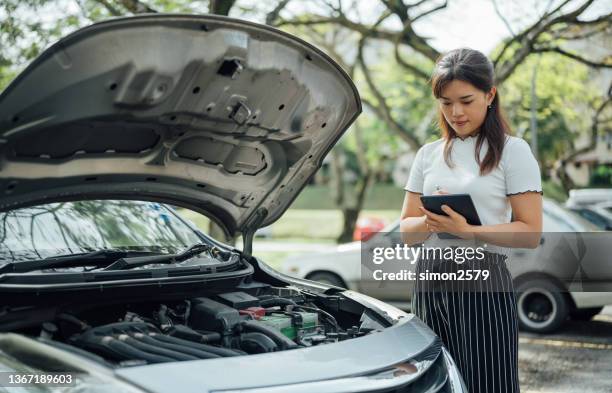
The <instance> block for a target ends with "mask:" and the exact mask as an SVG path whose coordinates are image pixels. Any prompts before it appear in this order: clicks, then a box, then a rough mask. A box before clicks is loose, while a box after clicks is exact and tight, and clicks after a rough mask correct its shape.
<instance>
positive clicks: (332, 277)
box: [306, 272, 346, 288]
mask: <svg viewBox="0 0 612 393" xmlns="http://www.w3.org/2000/svg"><path fill="white" fill-rule="evenodd" d="M306 279H307V280H312V281H317V282H320V283H322V284H328V285H333V286H335V287H340V288H346V284H344V281H342V279H341V278H340V277H338V275H337V274H335V273H331V272H316V273H312V274H309V275H308V276H307V277H306Z"/></svg>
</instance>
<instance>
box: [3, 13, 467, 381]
mask: <svg viewBox="0 0 612 393" xmlns="http://www.w3.org/2000/svg"><path fill="white" fill-rule="evenodd" d="M360 111H361V103H360V99H359V95H358V93H357V90H356V89H355V86H354V85H353V83H352V81H351V80H350V78H349V77H348V76H347V75H346V74H345V73H344V72H343V71H342V69H341V68H340V67H339V66H338V65H337V64H336V63H334V62H333V61H332V60H331V59H330V58H329V57H328V56H326V55H325V54H324V53H322V52H321V51H319V50H317V49H316V48H314V47H313V46H311V45H309V44H308V43H306V42H303V41H301V40H299V39H297V38H296V37H293V36H291V35H289V34H287V33H284V32H281V31H278V30H274V29H272V28H269V27H266V26H261V25H257V24H253V23H248V22H244V21H239V20H234V19H228V18H222V17H213V16H189V15H149V16H140V17H133V18H125V19H116V20H111V21H107V22H103V23H99V24H95V25H92V26H89V27H87V28H84V29H82V30H79V31H77V32H75V33H73V34H71V35H69V36H67V37H66V38H64V39H62V40H60V41H59V42H57V43H56V44H55V45H53V46H52V47H51V48H49V49H48V50H46V51H45V52H44V53H43V54H41V55H40V56H39V57H38V58H37V59H36V60H34V61H33V62H32V64H30V66H29V67H28V68H27V69H26V70H25V71H24V72H22V73H21V74H20V75H19V76H18V77H17V78H16V79H15V80H14V81H13V83H12V84H11V85H9V87H8V88H7V89H6V90H5V91H4V92H2V94H1V95H0V299H1V302H0V307H1V308H0V371H2V372H1V373H0V379H2V378H4V379H2V381H1V382H2V383H0V386H7V384H13V385H12V386H19V387H20V388H22V389H23V390H21V391H32V392H34V391H36V392H38V391H40V388H41V387H42V388H45V389H47V388H49V390H52V387H53V386H66V387H68V388H67V389H63V390H62V391H87V392H113V393H116V392H159V393H162V392H168V393H169V392H172V393H174V392H181V393H189V392H198V393H203V392H221V391H222V392H226V393H227V392H234V391H241V392H251V393H256V392H266V393H270V392H313V391H317V392H357V391H359V392H379V391H390V390H394V391H399V390H402V391H404V390H408V389H409V390H410V391H414V392H433V391H437V392H465V391H466V390H465V386H464V384H463V382H462V380H461V376H460V375H459V373H458V371H457V368H456V366H455V364H454V363H453V360H452V358H451V357H450V356H449V354H448V352H447V351H446V349H445V348H444V347H443V346H442V345H441V342H440V339H439V338H438V337H436V336H435V335H434V334H433V333H432V332H431V330H429V329H428V328H427V327H426V326H425V325H424V324H423V323H422V322H421V321H420V320H419V319H418V318H416V317H415V316H414V315H410V314H406V313H404V312H402V311H400V310H398V309H396V308H394V307H392V306H389V305H388V304H385V303H383V302H381V301H378V300H376V299H373V298H371V297H368V296H366V295H362V294H360V293H357V292H354V291H350V290H344V289H341V288H335V287H331V286H329V285H322V284H318V283H315V282H311V281H308V280H302V279H296V278H291V277H288V276H285V275H283V274H281V273H279V272H276V271H274V270H273V269H271V268H270V267H268V266H267V265H266V264H265V263H263V262H262V261H260V260H259V259H257V258H256V257H255V256H254V255H252V253H251V251H252V241H253V236H254V233H255V231H256V230H257V229H259V228H262V227H265V226H267V225H269V224H271V223H273V222H274V221H275V220H276V219H277V218H278V217H280V216H281V214H282V213H283V212H284V211H285V210H286V209H287V207H288V206H289V205H290V203H291V202H292V201H293V200H294V199H295V197H296V196H297V194H298V193H299V191H300V190H301V189H302V188H303V187H304V186H305V185H306V184H307V182H308V180H309V178H310V177H311V176H312V175H313V174H314V173H315V171H316V170H317V169H318V168H319V167H320V166H321V163H322V161H323V158H324V157H325V155H326V154H327V152H328V151H329V150H330V149H331V147H332V146H333V145H334V144H335V142H336V141H337V140H338V139H339V138H340V137H341V136H342V134H343V133H344V132H345V131H346V130H347V128H348V127H349V126H350V124H351V123H352V122H353V121H354V119H355V118H356V116H357V115H358V114H359V113H360ZM169 205H175V206H181V207H184V208H188V209H191V210H194V211H197V212H201V213H203V214H206V215H207V216H208V217H209V218H211V219H212V220H213V221H215V222H216V223H217V224H219V225H220V226H221V227H222V228H223V230H224V231H225V232H226V233H227V234H228V235H229V236H235V235H237V234H241V235H242V236H243V239H244V247H243V251H238V250H236V249H234V248H233V247H230V246H228V245H225V244H222V243H219V242H218V241H216V240H214V239H212V238H211V237H209V236H206V235H204V234H202V233H200V232H199V231H198V230H197V229H196V228H195V227H193V225H192V224H190V223H188V222H186V221H184V220H182V219H180V218H179V217H178V216H176V214H175V213H174V211H173V209H172V208H171V207H170V206H169ZM70 387H72V388H70ZM11 389H12V388H8V390H7V389H4V388H3V387H0V391H12V390H11ZM45 391H46V390H45Z"/></svg>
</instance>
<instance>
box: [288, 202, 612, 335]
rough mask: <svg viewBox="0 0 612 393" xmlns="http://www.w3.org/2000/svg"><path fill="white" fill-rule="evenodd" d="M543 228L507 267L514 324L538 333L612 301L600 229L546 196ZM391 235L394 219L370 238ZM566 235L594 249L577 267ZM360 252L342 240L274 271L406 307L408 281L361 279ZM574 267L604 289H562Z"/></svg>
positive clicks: (594, 311)
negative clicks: (514, 299) (515, 305)
mask: <svg viewBox="0 0 612 393" xmlns="http://www.w3.org/2000/svg"><path fill="white" fill-rule="evenodd" d="M543 226H544V228H543V233H542V241H541V243H542V245H541V246H540V247H538V248H537V249H535V250H527V249H514V250H512V255H511V257H510V259H509V260H510V261H520V262H521V263H510V264H509V265H508V267H509V270H510V272H511V273H512V276H513V278H514V285H515V290H516V292H517V294H518V299H517V303H518V307H519V324H520V326H521V328H522V329H524V330H528V331H533V332H539V333H547V332H551V331H553V330H556V329H557V328H559V327H560V326H561V325H562V324H563V322H564V321H565V320H566V319H567V318H568V317H571V318H573V319H581V320H588V319H591V318H592V317H593V316H595V315H597V314H598V313H599V312H600V311H601V310H602V309H603V307H604V306H606V305H608V304H612V268H609V267H606V266H605V264H603V263H602V262H604V261H602V260H601V258H600V257H605V256H606V255H607V254H606V252H605V249H604V250H602V248H601V247H602V246H603V247H607V250H609V249H610V248H609V243H605V242H602V241H601V239H603V237H602V236H599V235H605V233H601V232H599V233H597V234H593V233H592V232H598V231H599V230H598V228H597V227H596V226H595V225H593V224H592V223H590V222H589V221H587V220H585V219H583V218H582V217H580V216H579V215H577V214H576V213H574V212H572V211H570V210H568V209H566V208H564V207H562V206H560V205H559V204H557V203H556V202H553V201H551V200H549V199H546V198H545V199H544V205H543ZM394 233H395V234H396V235H397V234H398V233H399V221H396V222H394V223H392V224H390V225H389V226H387V227H386V228H385V230H384V231H382V232H380V233H378V234H376V235H374V236H373V237H372V240H371V241H372V242H374V243H375V244H380V242H381V241H382V242H383V243H384V242H385V239H381V237H384V238H389V240H388V244H392V242H393V240H391V239H390V238H391V237H392V235H393V234H394ZM585 233H589V235H596V236H598V237H597V239H598V243H597V244H595V245H592V244H591V243H593V242H592V240H593V239H590V238H589V237H588V236H587V237H586V238H585V236H586V234H585ZM566 234H567V235H568V236H569V237H572V238H576V239H577V241H578V242H584V241H587V242H589V241H590V242H591V243H589V249H590V250H592V251H593V252H590V253H589V254H588V255H587V257H586V259H584V258H583V259H581V260H580V265H576V264H575V263H576V262H579V261H578V260H576V259H573V260H571V259H572V258H569V257H570V256H571V255H573V254H572V252H568V250H570V249H569V248H567V247H568V246H567V243H568V242H567V239H564V238H562V237H563V236H565V235H566ZM576 239H574V240H576ZM547 240H548V242H547ZM364 244H367V243H364ZM364 247H367V246H364ZM361 252H362V243H361V242H352V243H347V244H342V245H339V246H338V247H337V248H336V249H335V250H334V251H329V252H322V253H318V254H314V253H309V254H305V255H298V256H292V257H289V258H287V259H286V260H285V261H283V263H282V264H281V267H280V269H279V270H280V271H281V272H283V273H285V274H288V275H292V276H295V277H299V278H306V279H309V280H313V281H319V282H323V283H326V284H331V285H335V286H339V287H344V288H349V289H352V290H356V291H359V292H362V293H366V294H368V295H369V296H372V297H375V298H378V299H380V300H384V301H385V302H388V303H392V304H394V305H396V306H398V307H401V308H405V309H409V307H410V297H411V294H412V290H413V282H410V281H395V282H391V281H376V280H374V279H369V280H366V279H362V274H361ZM608 252H609V251H608ZM593 255H595V256H593ZM568 259H569V260H568ZM525 261H526V262H525ZM541 261H544V262H543V263H542V262H541ZM530 262H531V263H530ZM576 267H579V269H582V270H580V271H583V270H585V269H586V271H589V272H590V273H591V274H590V277H597V278H598V279H601V280H602V281H600V285H603V286H604V287H605V291H606V292H594V291H593V290H592V288H591V289H588V288H586V289H585V288H583V289H582V290H575V291H572V290H571V289H570V288H568V287H566V285H565V284H564V283H563V282H562V281H563V279H561V278H560V277H561V276H563V277H564V279H567V277H568V275H571V274H572V273H573V270H571V269H572V268H573V269H576ZM579 269H578V270H579ZM568 272H569V273H568ZM601 283H603V284H601ZM600 287H601V286H600ZM600 287H598V288H600ZM573 288H575V287H572V289H573ZM608 288H609V289H608ZM608 291H609V292H608Z"/></svg>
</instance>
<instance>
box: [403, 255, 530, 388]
mask: <svg viewBox="0 0 612 393" xmlns="http://www.w3.org/2000/svg"><path fill="white" fill-rule="evenodd" d="M506 258H507V256H506V255H502V254H495V253H489V252H485V253H484V259H482V260H480V261H479V260H476V259H473V260H469V261H466V262H464V263H462V264H458V263H455V262H454V261H452V260H439V259H432V260H423V259H421V260H419V261H418V262H417V267H416V274H417V277H422V278H425V279H423V280H417V281H416V283H415V284H416V285H415V289H414V293H413V296H412V312H413V313H414V314H416V315H417V316H418V317H419V318H420V319H421V320H423V321H424V322H425V323H426V324H427V325H428V326H429V327H430V328H431V329H432V330H433V331H434V332H435V333H436V334H437V335H438V336H439V337H440V338H441V339H442V341H443V343H444V345H445V346H446V348H447V349H448V350H449V352H450V353H451V354H452V356H453V358H454V359H455V362H456V363H457V366H458V367H459V369H460V371H461V373H462V375H463V379H464V380H465V383H466V385H467V387H468V390H469V391H470V392H472V393H515V392H519V391H520V388H519V377H518V321H517V308H516V298H515V294H514V288H513V285H512V277H511V276H510V273H509V271H508V269H507V267H506V262H505V260H506ZM461 270H464V272H463V273H460V271H461ZM484 270H487V271H488V277H487V279H486V280H485V279H483V277H484V276H483V273H482V272H483V271H484ZM468 271H470V273H467V272H468ZM477 271H480V274H479V279H478V280H467V279H466V278H467V277H470V276H471V277H474V276H475V275H476V274H477V273H475V272H477ZM421 273H423V274H421ZM432 273H434V274H432ZM435 273H439V275H436V274H435ZM442 273H446V274H442ZM451 273H455V274H454V275H452V274H451ZM419 275H420V276H419ZM432 276H433V278H432Z"/></svg>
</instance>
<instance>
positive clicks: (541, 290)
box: [516, 279, 569, 333]
mask: <svg viewBox="0 0 612 393" xmlns="http://www.w3.org/2000/svg"><path fill="white" fill-rule="evenodd" d="M516 292H517V296H518V299H517V308H518V320H519V327H520V328H521V329H522V330H526V331H530V332H536V333H549V332H552V331H553V330H556V329H557V328H559V327H560V326H561V325H562V324H563V322H565V320H566V319H567V317H568V315H569V302H568V300H567V297H566V295H565V294H564V293H562V292H561V289H560V288H559V287H558V286H557V285H555V284H554V283H552V282H550V281H548V280H543V279H537V280H531V281H525V282H522V283H521V284H519V285H518V286H517V287H516Z"/></svg>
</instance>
